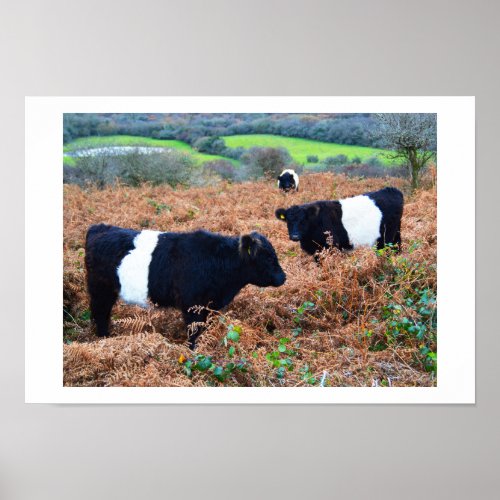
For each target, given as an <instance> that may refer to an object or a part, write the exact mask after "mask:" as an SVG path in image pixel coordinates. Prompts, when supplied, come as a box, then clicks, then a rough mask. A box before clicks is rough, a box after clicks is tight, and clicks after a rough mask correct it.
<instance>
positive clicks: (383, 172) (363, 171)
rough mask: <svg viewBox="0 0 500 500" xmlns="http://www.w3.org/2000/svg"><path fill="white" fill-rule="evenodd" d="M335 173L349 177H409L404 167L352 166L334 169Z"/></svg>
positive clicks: (364, 164)
mask: <svg viewBox="0 0 500 500" xmlns="http://www.w3.org/2000/svg"><path fill="white" fill-rule="evenodd" d="M332 171H333V172H335V173H337V174H346V175H347V176H348V177H387V176H389V177H401V178H406V177H408V170H407V169H406V168H405V167H403V166H392V167H389V166H385V165H369V164H366V163H363V164H361V165H357V164H351V165H345V166H343V167H334V168H333V170H332Z"/></svg>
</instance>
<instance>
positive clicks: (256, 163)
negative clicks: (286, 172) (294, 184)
mask: <svg viewBox="0 0 500 500" xmlns="http://www.w3.org/2000/svg"><path fill="white" fill-rule="evenodd" d="M241 161H242V162H243V164H245V165H250V166H252V167H256V168H257V169H261V170H262V172H263V174H264V175H265V176H267V177H276V176H278V175H279V174H280V173H281V171H282V170H283V168H284V167H285V166H287V165H288V164H289V163H291V161H292V157H291V156H290V153H289V152H288V151H287V150H286V149H285V148H250V149H249V150H248V151H247V152H246V153H245V154H244V155H243V156H242V157H241Z"/></svg>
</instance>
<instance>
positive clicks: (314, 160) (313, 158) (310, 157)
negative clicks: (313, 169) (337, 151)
mask: <svg viewBox="0 0 500 500" xmlns="http://www.w3.org/2000/svg"><path fill="white" fill-rule="evenodd" d="M318 161H319V158H318V156H317V155H307V163H318Z"/></svg>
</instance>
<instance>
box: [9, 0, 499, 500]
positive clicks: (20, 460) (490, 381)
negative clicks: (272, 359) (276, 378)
mask: <svg viewBox="0 0 500 500" xmlns="http://www.w3.org/2000/svg"><path fill="white" fill-rule="evenodd" d="M499 13H500V8H499V6H498V2H495V1H485V0H476V1H474V2H472V1H464V0H453V1H436V0H432V1H429V0H420V1H419V2H404V1H401V0H380V1H374V0H372V1H363V2H361V1H314V0H309V1H282V0H266V1H261V0H253V1H251V2H250V1H235V0H232V1H230V0H227V1H222V0H213V1H211V2H204V1H195V0H184V1H150V0H142V1H141V2H137V1H130V0H122V1H119V2H111V1H102V0H101V1H96V0H86V1H85V2H70V1H67V0H60V1H59V0H54V1H48V0H45V1H38V2H37V1H26V0H17V1H15V2H14V1H4V2H2V8H1V16H0V55H1V59H0V60H1V61H2V65H1V77H0V86H1V89H2V93H1V97H0V99H1V100H2V105H1V108H0V111H1V119H0V137H1V138H2V141H1V143H2V149H3V151H2V153H3V154H2V156H1V161H0V171H1V178H0V179H1V181H0V191H1V192H0V207H1V212H0V213H1V220H2V245H1V248H0V252H1V257H2V258H1V259H0V277H1V278H0V283H1V284H0V314H1V319H2V321H1V325H2V326H1V330H0V331H1V337H2V343H1V348H0V391H1V399H0V405H1V411H0V498H1V499H5V500H11V499H23V500H24V499H29V500H31V499H33V500H45V499H50V500H58V499H76V500H79V499H88V498H96V499H101V498H102V499H113V498H120V499H137V498H146V499H155V498H162V499H163V498H196V497H200V498H201V497H203V498H229V497H231V498H269V497H271V496H273V497H275V498H284V497H287V498H301V497H302V498H320V499H321V498H372V499H382V498H383V499H400V498H405V499H412V498H455V499H462V498H463V499H469V498H481V499H482V498H485V499H490V498H497V495H498V492H497V490H498V487H499V486H500V484H499V479H498V476H499V474H498V468H499V436H500V433H499V432H498V429H497V425H498V421H499V416H500V415H499V413H500V412H499V408H500V407H499V403H498V394H499V390H498V369H497V367H498V362H497V356H498V355H497V351H498V347H499V340H498V338H499V337H498V333H499V332H498V323H497V322H496V321H495V316H496V314H495V313H496V309H497V307H496V299H497V297H498V292H497V289H496V283H497V281H498V277H499V272H498V243H499V241H498V240H499V238H498V227H499V224H498V223H499V221H498V208H497V207H496V206H495V205H494V204H493V203H494V201H495V195H494V193H495V192H496V191H497V188H496V186H497V184H498V180H499V176H498V169H497V165H498V160H499V153H498V139H497V132H498V116H499V113H500V109H499V99H498V94H497V91H498V88H499V66H498V51H499V38H500V36H499V30H498V22H499ZM183 94H184V95H260V94H270V95H301V94H302V95H476V96H477V101H476V105H477V194H478V197H477V220H478V226H477V235H478V237H477V263H478V264H477V332H476V335H477V364H476V366H477V370H476V371H477V379H476V380H477V404H476V405H475V406H444V405H443V406H344V407H340V406H316V407H307V406H247V407H243V406H208V407H197V406H190V407H174V406H136V407H134V406H57V405H25V404H24V403H23V400H24V394H23V392H24V391H23V383H24V377H23V370H24V357H23V347H24V345H23V344H24V339H23V317H24V308H23V293H24V290H23V277H24V272H23V251H22V248H23V238H24V237H23V214H24V209H23V202H24V195H23V181H24V174H23V151H24V136H23V122H24V96H25V95H183ZM447 167H450V166H447ZM451 167H452V166H451ZM457 175H459V173H457ZM471 208H472V207H470V204H468V203H467V200H464V210H470V209H471ZM457 216H460V214H457ZM54 222H55V221H47V223H48V224H50V223H54ZM40 244H41V245H43V242H40ZM471 245H472V235H471V234H470V233H469V232H468V231H467V228H464V233H463V234H461V235H457V251H460V252H461V251H464V252H466V251H467V250H468V248H470V247H471ZM457 272H458V273H459V272H460V269H457ZM463 307H473V305H472V304H461V305H460V308H463ZM457 314H460V309H457ZM40 324H41V325H43V318H41V321H40ZM41 333H43V332H41Z"/></svg>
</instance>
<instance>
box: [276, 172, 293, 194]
mask: <svg viewBox="0 0 500 500" xmlns="http://www.w3.org/2000/svg"><path fill="white" fill-rule="evenodd" d="M278 187H279V188H280V189H282V190H283V191H285V192H288V191H291V190H293V189H297V187H298V176H297V174H296V173H295V171H294V170H290V169H288V170H283V172H281V174H280V175H279V176H278Z"/></svg>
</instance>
